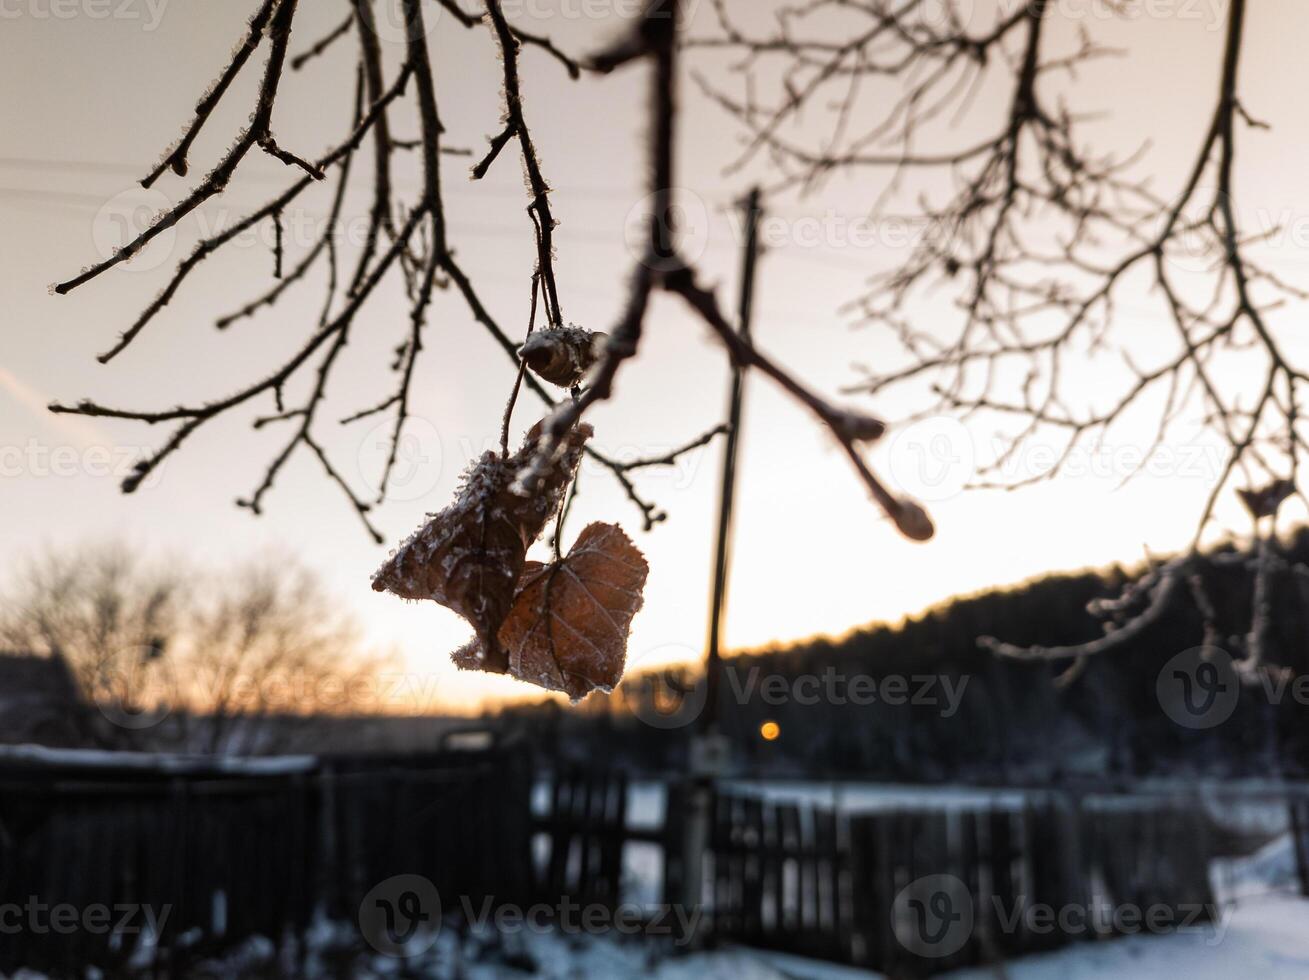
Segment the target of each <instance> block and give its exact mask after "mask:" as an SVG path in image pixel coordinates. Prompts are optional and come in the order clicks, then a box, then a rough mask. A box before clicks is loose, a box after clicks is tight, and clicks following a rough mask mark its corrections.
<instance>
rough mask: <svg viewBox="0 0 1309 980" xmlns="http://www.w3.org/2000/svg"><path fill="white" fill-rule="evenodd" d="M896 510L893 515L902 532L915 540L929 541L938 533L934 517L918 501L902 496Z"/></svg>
mask: <svg viewBox="0 0 1309 980" xmlns="http://www.w3.org/2000/svg"><path fill="white" fill-rule="evenodd" d="M896 503H897V504H898V506H897V507H896V512H895V513H894V514H893V515H891V516H892V518H893V519H894V520H895V526H896V527H898V528H899V529H900V533H901V534H903V535H904V536H905V537H906V538H909V539H911V540H913V541H929V540H931V538H932V535H934V534H935V533H936V528H935V527H934V526H933V525H932V519H931V518H930V517H928V516H927V511H925V510H924V509H923V508H922V505H920V504H919V503H918V502H917V501H914V500H910V499H909V498H908V497H901V498H900V499H899V500H898V501H896Z"/></svg>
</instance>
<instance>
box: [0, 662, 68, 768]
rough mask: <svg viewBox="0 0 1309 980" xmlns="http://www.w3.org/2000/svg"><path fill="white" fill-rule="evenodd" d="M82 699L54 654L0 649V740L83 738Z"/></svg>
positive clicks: (60, 743) (56, 742)
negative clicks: (13, 651) (11, 651)
mask: <svg viewBox="0 0 1309 980" xmlns="http://www.w3.org/2000/svg"><path fill="white" fill-rule="evenodd" d="M87 721H88V713H87V705H86V703H85V701H84V700H83V699H82V696H81V694H80V692H79V691H78V687H77V681H76V679H75V678H74V677H73V672H72V670H71V669H70V668H69V666H68V661H66V660H65V659H64V658H63V657H62V656H60V655H59V654H55V655H53V656H48V657H43V656H37V655H36V654H31V653H6V652H4V651H0V744H6V745H15V744H21V743H33V744H37V745H51V746H57V747H72V746H80V745H85V744H86V743H87V735H88V728H87Z"/></svg>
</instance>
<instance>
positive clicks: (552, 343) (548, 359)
mask: <svg viewBox="0 0 1309 980" xmlns="http://www.w3.org/2000/svg"><path fill="white" fill-rule="evenodd" d="M607 339H608V335H607V334H603V333H593V332H592V331H590V330H583V329H582V328H581V327H574V326H568V327H546V328H545V329H543V330H537V331H534V332H533V333H530V334H528V336H527V340H526V341H525V342H524V343H523V346H522V347H520V348H519V349H518V356H519V357H521V358H522V359H523V361H524V363H526V364H527V366H528V367H529V368H531V369H532V370H533V371H534V372H536V374H538V375H540V376H541V377H542V378H544V379H545V380H546V381H549V382H550V383H551V384H557V385H559V387H561V388H572V387H573V386H574V385H578V384H580V383H581V381H582V379H583V378H584V377H586V373H587V372H588V371H590V370H591V367H592V366H593V365H594V364H595V362H596V361H597V360H598V359H599V357H600V352H601V351H602V350H603V349H604V342H605V341H606V340H607Z"/></svg>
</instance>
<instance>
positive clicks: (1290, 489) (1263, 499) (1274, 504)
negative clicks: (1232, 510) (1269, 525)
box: [1236, 480, 1295, 520]
mask: <svg viewBox="0 0 1309 980" xmlns="http://www.w3.org/2000/svg"><path fill="white" fill-rule="evenodd" d="M1293 493H1295V484H1294V483H1292V482H1291V481H1290V480H1274V481H1273V482H1272V483H1270V484H1268V486H1266V487H1264V488H1263V489H1261V490H1242V489H1239V488H1238V489H1237V491H1236V494H1237V496H1238V497H1240V498H1241V503H1243V504H1245V509H1246V510H1248V511H1249V512H1250V515H1251V516H1252V517H1253V518H1254V519H1255V520H1258V519H1259V518H1261V517H1273V516H1274V515H1276V513H1277V509H1278V508H1279V507H1281V506H1282V501H1284V500H1286V498H1287V497H1289V496H1291V494H1293Z"/></svg>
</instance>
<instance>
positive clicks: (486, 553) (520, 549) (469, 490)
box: [373, 423, 592, 672]
mask: <svg viewBox="0 0 1309 980" xmlns="http://www.w3.org/2000/svg"><path fill="white" fill-rule="evenodd" d="M540 433H541V426H540V424H539V423H538V424H537V425H536V426H534V427H533V429H532V431H531V432H529V433H528V434H527V438H526V440H525V441H524V443H523V446H522V448H521V449H519V450H518V452H516V453H514V454H513V455H512V456H510V457H508V458H507V459H505V458H502V457H501V456H500V455H499V454H498V453H494V452H488V453H485V454H483V456H482V458H481V459H479V460H478V461H477V462H476V463H474V464H473V465H472V466H471V467H470V468H469V470H468V472H467V473H465V474H464V478H463V482H462V484H461V487H460V491H459V495H458V496H457V497H456V499H455V501H454V503H452V504H451V505H450V506H449V507H447V508H446V509H445V510H443V511H441V512H440V513H438V514H433V515H430V516H429V519H428V521H427V523H425V524H424V525H423V526H422V527H420V528H419V529H418V530H417V531H415V532H414V533H413V534H412V535H410V537H409V538H408V539H407V540H406V541H405V542H404V543H403V544H402V545H400V547H399V548H398V549H397V550H396V552H395V553H394V554H393V555H392V556H391V557H390V558H389V559H388V560H387V562H386V564H384V565H383V566H382V567H381V568H380V569H378V571H377V574H376V575H374V576H373V589H374V590H375V591H377V592H390V593H392V594H394V595H398V596H400V597H401V598H404V599H431V600H432V601H433V602H437V603H440V604H441V605H443V606H446V607H447V608H449V609H453V610H454V611H455V612H457V613H458V614H459V615H460V616H463V617H464V619H466V620H468V622H469V623H471V624H472V626H473V629H474V630H475V631H476V633H477V637H478V639H479V640H480V641H481V642H482V643H483V644H484V645H485V648H486V650H487V658H486V666H485V667H484V669H490V670H496V669H498V670H500V671H501V672H503V671H504V670H505V668H506V661H505V657H504V653H503V651H502V650H501V649H500V646H499V643H498V641H497V639H496V634H497V631H498V630H499V628H500V624H501V623H502V622H503V621H504V618H505V616H506V615H508V613H509V609H510V606H511V605H512V603H513V601H514V593H515V588H516V586H517V585H518V583H519V579H520V577H521V576H522V574H523V566H524V563H525V562H526V560H527V549H528V548H529V547H530V546H531V544H532V542H533V541H535V540H536V539H537V538H538V537H539V536H540V534H541V531H542V530H543V529H544V527H545V525H546V523H547V522H548V521H549V520H550V518H551V516H552V515H553V514H554V513H555V512H556V511H557V510H558V509H559V503H560V499H561V497H562V495H563V492H564V489H565V488H566V487H567V486H568V483H569V482H570V481H571V480H572V477H573V474H574V472H576V470H577V464H578V461H579V460H580V458H581V455H582V448H583V446H584V445H585V443H586V440H587V439H589V438H590V437H591V434H592V429H591V427H590V426H589V425H586V424H582V425H579V426H578V427H577V428H575V429H574V430H572V431H571V432H570V433H568V435H567V437H566V439H565V440H564V444H563V447H562V449H563V451H562V453H561V454H560V455H559V456H558V457H557V458H556V459H555V460H554V461H553V462H552V463H551V464H550V465H549V466H547V467H546V469H545V478H544V479H543V480H541V481H540V482H539V483H538V484H537V485H536V488H535V491H534V492H532V493H530V494H522V493H519V492H516V490H515V478H516V476H517V474H518V471H519V470H520V469H522V468H524V467H525V466H527V465H528V463H529V462H530V461H531V460H532V459H533V458H534V455H535V453H536V448H537V442H538V441H539V439H540Z"/></svg>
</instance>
